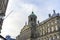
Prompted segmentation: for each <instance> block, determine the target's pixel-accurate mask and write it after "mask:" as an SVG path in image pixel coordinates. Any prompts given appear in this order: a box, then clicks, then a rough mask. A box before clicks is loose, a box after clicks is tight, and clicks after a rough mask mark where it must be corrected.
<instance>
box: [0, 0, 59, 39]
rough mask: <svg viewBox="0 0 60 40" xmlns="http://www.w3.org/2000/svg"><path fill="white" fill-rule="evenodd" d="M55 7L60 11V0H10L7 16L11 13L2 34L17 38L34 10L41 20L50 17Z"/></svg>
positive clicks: (4, 23) (5, 21)
mask: <svg viewBox="0 0 60 40" xmlns="http://www.w3.org/2000/svg"><path fill="white" fill-rule="evenodd" d="M53 9H54V10H56V12H57V13H58V12H60V0H9V3H8V7H7V11H6V16H7V15H8V14H9V13H11V14H10V15H9V16H8V17H7V18H6V19H5V20H4V22H3V26H2V28H3V29H2V33H1V34H2V35H3V36H4V37H5V36H6V35H10V36H12V37H13V38H15V37H16V36H17V35H19V34H20V31H21V29H22V28H23V26H24V25H25V22H27V23H28V16H29V15H30V14H31V12H32V11H34V13H35V14H36V15H37V17H38V18H37V20H39V21H40V22H41V21H43V20H45V19H47V18H48V14H49V13H51V14H52V13H53V12H52V11H53ZM11 11H12V12H11Z"/></svg>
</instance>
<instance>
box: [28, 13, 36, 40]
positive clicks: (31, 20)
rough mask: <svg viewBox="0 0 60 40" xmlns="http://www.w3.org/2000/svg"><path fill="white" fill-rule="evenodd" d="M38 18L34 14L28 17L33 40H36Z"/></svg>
mask: <svg viewBox="0 0 60 40" xmlns="http://www.w3.org/2000/svg"><path fill="white" fill-rule="evenodd" d="M36 21H37V16H36V15H35V14H34V12H32V14H31V15H29V16H28V25H29V27H30V28H31V40H36V38H37V34H36V26H37V23H36Z"/></svg>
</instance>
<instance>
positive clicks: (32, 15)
mask: <svg viewBox="0 0 60 40" xmlns="http://www.w3.org/2000/svg"><path fill="white" fill-rule="evenodd" d="M29 17H37V16H36V15H35V14H34V12H33V11H32V14H30V15H29Z"/></svg>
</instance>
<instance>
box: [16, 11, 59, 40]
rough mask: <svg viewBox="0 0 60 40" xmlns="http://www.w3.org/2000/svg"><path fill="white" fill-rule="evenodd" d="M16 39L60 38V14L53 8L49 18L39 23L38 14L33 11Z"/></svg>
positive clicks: (45, 39)
mask: <svg viewBox="0 0 60 40" xmlns="http://www.w3.org/2000/svg"><path fill="white" fill-rule="evenodd" d="M16 40H60V14H59V13H56V12H55V10H53V14H52V15H51V14H49V18H48V19H46V20H44V21H42V22H40V23H39V21H38V23H37V16H36V15H35V14H34V12H32V14H31V15H29V16H28V25H27V24H26V25H25V26H24V27H23V29H22V30H21V32H20V35H18V36H17V37H16Z"/></svg>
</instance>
